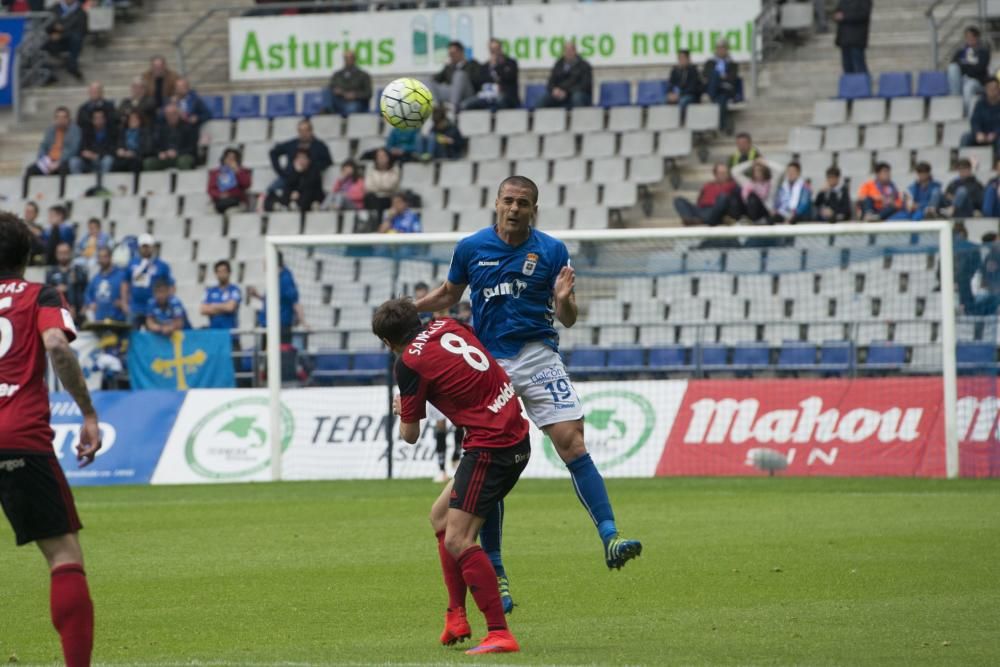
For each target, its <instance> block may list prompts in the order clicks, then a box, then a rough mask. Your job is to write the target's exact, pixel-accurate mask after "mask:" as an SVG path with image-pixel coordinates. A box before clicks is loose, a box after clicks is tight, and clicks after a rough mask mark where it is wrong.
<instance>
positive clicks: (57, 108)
mask: <svg viewBox="0 0 1000 667" xmlns="http://www.w3.org/2000/svg"><path fill="white" fill-rule="evenodd" d="M60 111H65V112H66V115H67V116H70V117H72V115H73V114H71V113H70V112H69V107H66V106H62V105H60V106H57V107H56V110H55V111H53V112H52V115H53V116H54V115H56V114H57V113H59V112H60Z"/></svg>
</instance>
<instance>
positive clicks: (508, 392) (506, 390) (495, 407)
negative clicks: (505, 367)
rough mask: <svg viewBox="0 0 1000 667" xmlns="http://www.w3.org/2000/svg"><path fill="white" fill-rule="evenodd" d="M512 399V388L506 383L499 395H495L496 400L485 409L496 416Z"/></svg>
mask: <svg viewBox="0 0 1000 667" xmlns="http://www.w3.org/2000/svg"><path fill="white" fill-rule="evenodd" d="M512 398H514V387H513V386H512V385H511V383H510V382H508V383H507V384H505V385H504V386H503V387H502V388H501V389H500V393H499V394H497V397H496V399H494V401H493V402H492V403H490V404H489V405H487V406H486V407H487V408H489V411H490V412H492V413H493V414H497V413H498V412H500V410H501V409H502V408H503V406H505V405H507V404H508V403H510V399H512Z"/></svg>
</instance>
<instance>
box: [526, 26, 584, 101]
mask: <svg viewBox="0 0 1000 667" xmlns="http://www.w3.org/2000/svg"><path fill="white" fill-rule="evenodd" d="M547 87H548V91H547V92H546V93H545V96H544V97H543V98H542V99H541V101H540V102H539V103H538V106H540V107H570V108H572V107H589V106H590V105H591V104H593V101H594V90H593V89H594V72H593V70H592V69H591V67H590V63H588V62H587V61H586V60H584V59H583V58H581V57H580V55H579V53H577V50H576V44H574V43H573V42H566V43H565V44H564V45H563V54H562V57H561V58H560V59H559V60H557V61H556V64H555V65H554V66H553V67H552V71H551V72H550V73H549V81H548V85H547Z"/></svg>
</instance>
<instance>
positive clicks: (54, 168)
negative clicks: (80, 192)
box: [27, 107, 81, 176]
mask: <svg viewBox="0 0 1000 667" xmlns="http://www.w3.org/2000/svg"><path fill="white" fill-rule="evenodd" d="M53 119H54V122H53V123H52V125H50V126H49V127H48V129H46V130H45V134H44V136H43V137H42V143H41V144H39V146H38V161H37V162H35V164H33V165H31V166H30V167H28V171H27V175H28V176H38V175H43V174H66V173H68V172H69V161H70V158H73V157H76V155H77V154H78V153H79V152H80V139H81V136H80V128H79V127H77V126H76V125H74V124H73V122H72V121H71V120H70V116H69V109H67V108H66V107H57V108H56V111H55V113H54V114H53Z"/></svg>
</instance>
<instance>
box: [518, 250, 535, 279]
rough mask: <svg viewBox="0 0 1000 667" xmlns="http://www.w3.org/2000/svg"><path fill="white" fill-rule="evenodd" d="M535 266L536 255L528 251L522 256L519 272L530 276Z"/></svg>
mask: <svg viewBox="0 0 1000 667" xmlns="http://www.w3.org/2000/svg"><path fill="white" fill-rule="evenodd" d="M536 266H538V255H536V254H535V253H533V252H529V253H528V254H527V255H525V257H524V266H522V267H521V273H523V274H524V275H526V276H530V275H532V274H533V273H534V272H535V267H536Z"/></svg>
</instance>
